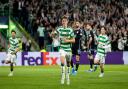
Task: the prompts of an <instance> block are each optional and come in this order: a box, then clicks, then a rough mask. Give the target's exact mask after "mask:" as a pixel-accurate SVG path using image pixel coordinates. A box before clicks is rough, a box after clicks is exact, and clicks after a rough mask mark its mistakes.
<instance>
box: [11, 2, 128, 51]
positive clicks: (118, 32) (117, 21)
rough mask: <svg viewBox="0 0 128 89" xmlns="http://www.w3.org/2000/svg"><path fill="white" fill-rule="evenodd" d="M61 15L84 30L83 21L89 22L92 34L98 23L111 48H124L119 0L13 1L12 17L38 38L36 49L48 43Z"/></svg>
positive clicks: (127, 19) (127, 46) (127, 17)
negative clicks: (105, 34) (79, 24)
mask: <svg viewBox="0 0 128 89" xmlns="http://www.w3.org/2000/svg"><path fill="white" fill-rule="evenodd" d="M49 2H50V3H49ZM63 15H66V16H67V17H68V18H69V26H71V27H73V23H74V22H75V21H80V22H81V28H83V30H85V28H84V23H91V25H92V28H93V29H94V31H95V34H96V35H98V34H99V30H100V29H99V28H100V26H105V27H106V30H107V34H108V36H109V38H110V40H111V46H112V50H113V51H123V50H125V51H128V5H127V4H126V3H123V2H122V0H14V1H13V16H14V17H15V18H16V19H17V20H18V21H19V23H20V24H22V26H24V27H25V29H26V30H27V31H28V32H29V33H30V34H31V36H33V37H34V38H35V39H36V40H39V46H40V49H41V48H43V46H44V45H43V44H44V43H45V45H51V44H52V41H53V39H52V36H51V33H52V32H53V31H54V30H55V29H56V27H57V26H59V25H60V21H61V17H62V16H63ZM42 45H43V46H42Z"/></svg>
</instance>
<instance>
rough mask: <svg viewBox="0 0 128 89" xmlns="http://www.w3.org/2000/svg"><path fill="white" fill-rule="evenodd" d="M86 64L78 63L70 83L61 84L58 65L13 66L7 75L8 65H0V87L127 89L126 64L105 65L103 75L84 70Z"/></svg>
mask: <svg viewBox="0 0 128 89" xmlns="http://www.w3.org/2000/svg"><path fill="white" fill-rule="evenodd" d="M88 69H89V66H88V65H80V67H79V71H78V74H77V75H76V76H73V75H71V76H70V78H71V84H70V85H66V84H64V85H61V84H60V77H61V70H60V66H29V67H24V66H23V67H15V72H14V76H13V77H8V76H7V75H8V73H9V67H0V89H128V65H105V76H104V77H103V78H99V77H98V75H99V68H98V70H97V71H96V72H92V73H89V72H85V70H88Z"/></svg>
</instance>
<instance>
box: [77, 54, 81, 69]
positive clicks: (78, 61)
mask: <svg viewBox="0 0 128 89" xmlns="http://www.w3.org/2000/svg"><path fill="white" fill-rule="evenodd" d="M79 64H80V56H79V55H76V71H77V70H78V68H79Z"/></svg>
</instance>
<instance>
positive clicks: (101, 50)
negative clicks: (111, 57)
mask: <svg viewBox="0 0 128 89" xmlns="http://www.w3.org/2000/svg"><path fill="white" fill-rule="evenodd" d="M108 49H109V50H108ZM110 49H111V45H110V41H109V38H108V36H107V35H106V30H105V28H104V27H101V34H100V35H99V36H98V46H97V54H96V56H95V59H94V63H95V64H100V69H101V73H100V75H99V77H103V76H104V64H105V57H106V53H107V52H109V51H111V50H110ZM95 67H97V66H95Z"/></svg>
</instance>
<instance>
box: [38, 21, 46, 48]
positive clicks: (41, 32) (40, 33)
mask: <svg viewBox="0 0 128 89" xmlns="http://www.w3.org/2000/svg"><path fill="white" fill-rule="evenodd" d="M44 30H45V28H44V27H43V24H42V23H40V25H39V26H38V29H37V32H38V39H39V47H40V49H43V48H44Z"/></svg>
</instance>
